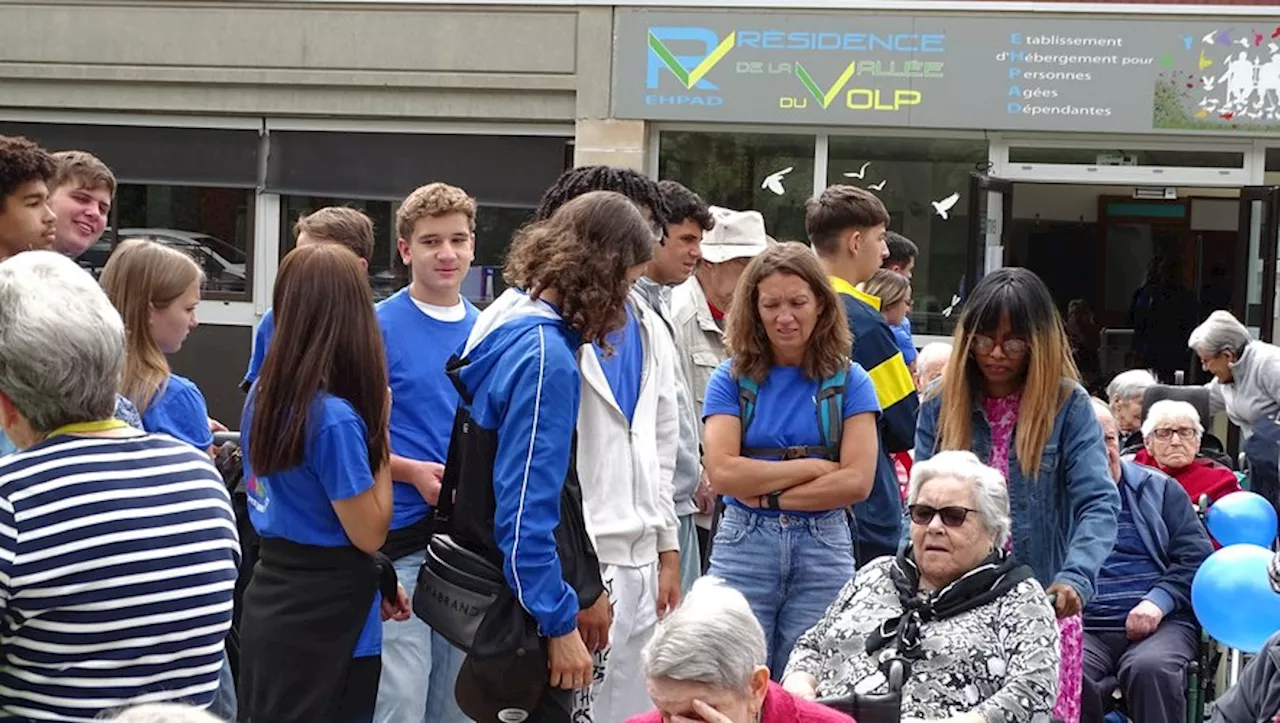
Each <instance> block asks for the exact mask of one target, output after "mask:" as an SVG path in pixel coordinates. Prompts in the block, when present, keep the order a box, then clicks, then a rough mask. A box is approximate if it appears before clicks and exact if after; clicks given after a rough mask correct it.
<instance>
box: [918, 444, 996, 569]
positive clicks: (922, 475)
mask: <svg viewBox="0 0 1280 723" xmlns="http://www.w3.org/2000/svg"><path fill="white" fill-rule="evenodd" d="M942 478H946V479H954V480H959V481H961V482H967V483H968V484H969V485H970V486H972V487H973V500H974V505H975V506H976V508H977V510H978V517H979V518H980V519H981V520H982V525H983V527H985V528H986V529H987V532H990V533H991V535H992V536H993V537H994V538H995V544H996V547H997V548H1002V547H1004V543H1005V542H1006V541H1008V539H1009V525H1010V522H1009V487H1008V485H1007V484H1006V483H1005V479H1004V475H1002V474H1000V471H999V470H996V469H992V468H991V467H988V466H987V465H985V464H983V463H982V462H981V461H980V460H979V459H978V456H977V455H975V454H974V453H973V452H967V451H964V450H949V451H946V452H939V453H938V454H936V455H934V456H933V457H931V458H929V459H927V460H925V461H924V462H917V463H916V464H915V465H913V466H912V467H911V486H910V488H909V489H908V491H907V504H909V505H914V504H915V503H916V500H918V499H920V490H921V489H923V488H924V486H925V485H926V484H928V483H929V482H930V481H932V480H935V479H942Z"/></svg>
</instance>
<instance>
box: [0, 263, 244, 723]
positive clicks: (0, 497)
mask: <svg viewBox="0 0 1280 723" xmlns="http://www.w3.org/2000/svg"><path fill="white" fill-rule="evenodd" d="M124 343H125V330H124V324H123V323H122V321H121V319H120V315H119V314H118V313H117V312H116V310H115V308H114V307H112V305H111V302H110V301H108V300H107V296H106V294H105V293H103V291H102V289H101V288H100V287H99V286H98V284H97V282H96V281H95V280H94V278H93V277H92V276H91V275H90V274H89V273H88V272H86V271H85V270H84V269H81V268H79V267H78V266H76V264H75V262H73V261H71V260H69V259H67V258H66V257H64V256H62V255H61V254H57V253H53V252H48V251H30V252H27V253H23V254H19V255H17V256H14V257H12V258H10V259H8V260H6V261H4V262H3V263H0V428H2V429H3V430H4V432H5V433H6V434H7V435H8V437H9V438H10V439H12V440H13V441H14V443H15V444H16V445H17V446H18V447H19V448H20V450H21V451H19V452H17V453H15V454H11V455H9V456H7V457H4V458H0V629H2V630H3V631H4V636H3V639H2V640H0V661H3V662H0V679H3V684H4V688H5V689H4V694H3V695H0V719H3V720H13V719H18V720H30V719H39V720H90V719H94V718H96V717H97V716H98V715H100V714H101V713H103V712H104V711H110V710H115V709H117V708H119V707H121V706H125V705H129V704H132V703H135V702H137V701H140V700H141V701H153V702H157V703H184V704H189V705H194V706H197V707H201V708H204V707H208V706H209V704H210V703H211V702H212V701H213V699H214V693H215V692H216V691H217V690H218V687H219V683H218V676H219V671H220V670H221V669H222V668H223V661H224V653H223V640H224V638H225V637H226V634H227V631H228V629H229V628H230V627H231V607H232V596H233V592H234V589H235V582H236V573H237V570H238V567H239V554H240V550H239V544H238V542H237V539H236V526H235V518H234V515H233V514H232V512H231V499H230V497H229V496H228V495H227V490H226V487H225V485H224V483H223V481H222V477H221V476H220V475H219V474H218V472H217V470H216V469H214V467H213V464H212V461H211V460H210V459H209V456H208V455H207V454H204V453H203V452H200V451H198V450H196V449H194V448H192V447H191V446H190V445H187V444H185V443H182V442H179V441H177V440H176V439H173V438H171V437H168V436H165V435H150V434H146V433H145V432H142V431H141V430H138V429H135V428H133V427H130V426H129V425H128V424H127V423H125V422H122V421H119V420H116V419H113V413H114V412H115V408H116V385H117V384H118V383H119V381H120V374H121V370H122V369H123V367H124V359H125V351H124Z"/></svg>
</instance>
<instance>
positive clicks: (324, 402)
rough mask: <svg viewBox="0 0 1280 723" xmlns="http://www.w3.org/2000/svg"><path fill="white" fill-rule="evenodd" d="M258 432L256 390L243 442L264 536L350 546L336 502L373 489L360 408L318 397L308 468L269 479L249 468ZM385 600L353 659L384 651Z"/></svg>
mask: <svg viewBox="0 0 1280 723" xmlns="http://www.w3.org/2000/svg"><path fill="white" fill-rule="evenodd" d="M252 428H253V390H251V391H250V392H249V400H248V401H247V402H246V403H245V408H244V416H243V417H242V419H241V420H240V443H241V448H242V449H243V450H244V475H245V480H246V482H245V491H246V492H247V493H248V502H249V521H250V522H252V523H253V527H254V529H256V530H257V531H258V534H259V535H261V536H263V537H278V538H281V539H284V540H289V541H290V542H297V543H299V544H303V545H315V546H317V547H347V546H349V545H350V544H351V539H350V538H348V537H347V533H346V531H345V530H343V528H342V522H341V521H340V520H339V519H338V513H337V512H335V511H334V509H333V503H334V502H335V501H341V500H346V499H351V498H352V497H355V496H356V495H358V494H361V493H363V492H365V491H367V490H369V489H370V488H372V487H373V470H372V468H371V467H370V466H369V446H368V443H367V441H366V437H367V434H368V430H367V427H365V424H364V420H363V419H361V418H360V415H359V414H358V413H356V410H355V408H353V407H352V406H351V404H350V403H349V402H347V400H345V399H341V398H339V397H335V396H332V395H330V394H326V393H324V392H319V393H317V394H316V398H315V401H314V402H312V404H311V410H310V412H309V413H308V415H307V433H306V441H305V442H304V444H303V452H302V464H300V465H298V466H297V467H290V468H289V469H286V470H281V471H279V472H276V473H274V474H272V475H268V476H266V477H260V476H258V475H255V474H253V469H252V467H251V466H250V464H249V449H250V446H249V445H250V444H252V443H253V440H251V439H250V437H249V430H251V429H252ZM381 601H382V596H381V594H377V595H375V596H374V599H373V606H372V607H371V608H370V609H369V616H368V618H366V619H365V624H364V629H363V630H361V632H360V639H359V640H358V641H357V642H356V648H355V652H354V653H353V654H352V657H353V658H363V657H365V656H369V655H379V654H381V652H382V619H381V615H380V614H379V607H380V605H381Z"/></svg>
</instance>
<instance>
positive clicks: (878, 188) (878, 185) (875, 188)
mask: <svg viewBox="0 0 1280 723" xmlns="http://www.w3.org/2000/svg"><path fill="white" fill-rule="evenodd" d="M888 182H889V181H888V179H885V180H883V181H881V182H879V183H873V184H871V185H870V186H867V188H870V189H871V190H873V191H883V190H884V184H886V183H888Z"/></svg>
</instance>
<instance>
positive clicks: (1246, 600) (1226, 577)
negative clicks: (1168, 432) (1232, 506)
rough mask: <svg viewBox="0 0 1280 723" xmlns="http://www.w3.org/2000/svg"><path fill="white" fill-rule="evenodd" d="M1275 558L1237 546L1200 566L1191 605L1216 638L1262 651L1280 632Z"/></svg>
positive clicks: (1260, 549) (1249, 650)
mask: <svg viewBox="0 0 1280 723" xmlns="http://www.w3.org/2000/svg"><path fill="white" fill-rule="evenodd" d="M1223 499H1226V498H1225V497H1224V498H1223ZM1273 555H1274V553H1272V552H1271V551H1270V550H1268V549H1267V548H1265V547H1260V546H1258V545H1231V546H1230V547H1224V548H1222V549H1221V550H1218V551H1217V552H1215V553H1213V554H1212V555H1210V556H1209V558H1208V559H1207V560H1205V561H1204V564H1202V565H1200V569H1199V570H1198V571H1196V577H1195V579H1194V580H1193V581H1192V582H1191V606H1192V607H1193V608H1194V609H1195V612H1196V618H1198V619H1199V620H1200V625H1201V626H1203V627H1204V629H1205V631H1206V632H1208V633H1209V635H1211V636H1213V638H1214V639H1216V640H1219V641H1221V642H1223V643H1225V644H1226V645H1227V646H1228V647H1232V648H1235V649H1237V650H1242V651H1244V652H1246V653H1257V652H1258V651H1259V650H1261V649H1262V646H1263V644H1264V643H1266V642H1267V639H1268V638H1270V637H1271V636H1272V635H1274V634H1275V632H1276V631H1277V630H1280V595H1278V594H1276V592H1275V591H1274V590H1272V589H1271V582H1270V581H1269V580H1268V578H1267V564H1268V563H1269V562H1270V561H1271V558H1272V556H1273Z"/></svg>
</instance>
